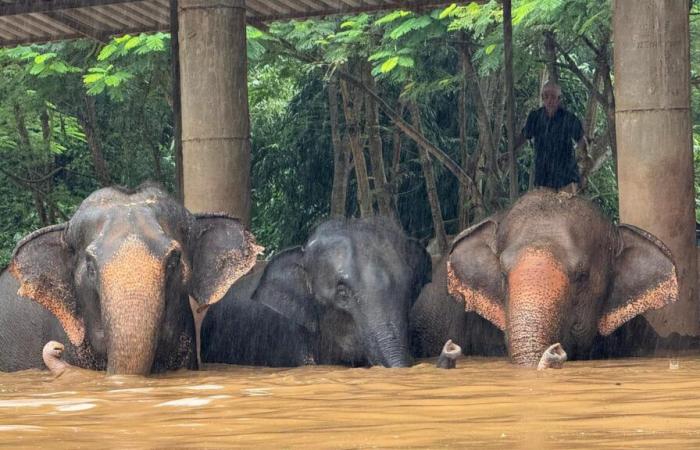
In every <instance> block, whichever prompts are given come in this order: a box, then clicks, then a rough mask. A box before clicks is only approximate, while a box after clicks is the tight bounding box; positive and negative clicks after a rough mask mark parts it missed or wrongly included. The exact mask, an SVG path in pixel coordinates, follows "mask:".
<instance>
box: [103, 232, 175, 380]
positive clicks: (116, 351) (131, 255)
mask: <svg viewBox="0 0 700 450" xmlns="http://www.w3.org/2000/svg"><path fill="white" fill-rule="evenodd" d="M164 278H165V277H164V270H163V265H162V261H161V260H160V259H159V258H156V257H154V256H153V255H152V253H151V252H150V251H149V250H148V249H147V248H146V246H145V245H144V244H143V243H141V242H140V241H138V240H129V241H127V242H126V243H125V244H124V245H123V246H122V247H121V248H120V249H119V251H118V252H117V254H116V255H115V256H114V257H113V258H112V259H111V260H110V261H109V262H108V263H107V264H105V266H104V269H103V274H102V279H101V291H102V316H103V323H104V325H105V335H106V338H107V373H109V374H125V375H147V374H148V373H150V371H151V367H152V365H153V360H154V358H155V353H156V346H157V342H158V330H159V328H160V327H159V325H160V323H161V321H162V319H163V315H164V310H165V292H164V289H165V287H164Z"/></svg>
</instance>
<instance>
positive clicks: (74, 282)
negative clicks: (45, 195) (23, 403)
mask: <svg viewBox="0 0 700 450" xmlns="http://www.w3.org/2000/svg"><path fill="white" fill-rule="evenodd" d="M261 250H262V248H261V247H259V246H257V245H256V244H255V242H254V239H253V236H252V235H251V234H250V233H249V232H248V231H247V230H245V228H244V227H243V225H242V224H241V223H240V222H239V221H238V220H237V219H233V218H231V217H229V216H227V215H225V214H216V213H212V214H192V213H190V212H189V211H188V210H187V209H185V208H184V207H183V206H182V205H180V204H179V203H178V202H176V201H175V200H174V199H172V198H171V197H170V196H168V194H167V193H165V192H164V191H163V190H162V189H161V188H160V187H159V186H157V185H155V184H153V183H145V184H143V185H142V186H140V187H138V188H136V189H134V190H130V189H126V188H120V187H108V188H103V189H100V190H97V191H95V192H93V193H92V194H91V195H89V196H88V197H87V198H86V199H85V200H83V202H82V203H81V204H80V206H79V207H78V209H77V211H76V212H75V214H73V216H72V217H71V218H70V220H69V221H68V222H66V223H63V224H60V225H54V226H49V227H46V228H42V229H40V230H38V231H35V232H33V233H31V234H30V235H28V236H27V237H25V238H24V239H22V240H21V241H20V242H19V244H18V245H17V247H16V248H15V251H14V254H13V256H12V259H11V261H10V264H9V266H8V268H7V269H6V270H4V271H3V272H2V275H1V276H0V322H1V323H0V325H1V326H0V348H2V353H0V370H2V371H14V370H22V369H28V368H41V367H43V362H42V360H41V354H42V346H43V345H44V343H46V342H47V341H52V340H53V341H58V342H63V343H65V353H64V356H65V359H66V362H67V363H69V364H72V365H74V366H77V367H81V368H85V369H95V370H106V371H107V373H108V374H135V375H147V374H149V373H152V372H162V371H165V370H173V369H178V368H188V369H195V368H196V367H197V358H196V351H195V348H196V347H195V343H196V339H197V336H196V334H195V324H194V319H193V315H192V311H191V309H190V302H193V303H196V304H211V303H214V302H216V301H218V300H220V299H221V298H222V297H223V295H224V294H225V293H226V291H227V290H228V288H229V287H230V286H231V285H232V284H233V282H234V281H236V280H237V279H238V278H239V277H240V276H242V275H243V274H245V273H246V272H247V271H248V270H249V269H250V268H251V267H252V266H253V265H254V264H255V260H256V259H257V254H258V253H260V252H261Z"/></svg>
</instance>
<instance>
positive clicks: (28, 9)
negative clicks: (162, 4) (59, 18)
mask: <svg viewBox="0 0 700 450" xmlns="http://www.w3.org/2000/svg"><path fill="white" fill-rule="evenodd" d="M133 1H134V0H52V1H50V2H46V1H37V0H18V1H16V2H14V3H1V2H0V16H16V15H18V14H29V13H44V12H52V11H61V10H65V9H76V8H85V7H90V6H100V5H113V4H116V3H131V2H133Z"/></svg>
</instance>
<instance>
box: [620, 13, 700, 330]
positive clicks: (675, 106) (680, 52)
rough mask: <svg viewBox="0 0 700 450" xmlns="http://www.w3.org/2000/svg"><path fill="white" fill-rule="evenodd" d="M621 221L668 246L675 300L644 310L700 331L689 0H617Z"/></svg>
mask: <svg viewBox="0 0 700 450" xmlns="http://www.w3.org/2000/svg"><path fill="white" fill-rule="evenodd" d="M613 8H614V19H613V32H614V39H615V104H616V111H615V120H616V125H617V152H618V183H619V190H620V221H621V222H625V223H630V224H633V225H637V226H639V227H642V228H644V229H646V230H648V231H651V232H652V233H654V234H655V235H656V236H658V237H659V238H660V239H661V240H662V241H663V242H664V243H665V244H666V245H667V246H668V247H669V248H670V249H671V252H673V257H674V259H675V261H676V264H677V266H678V278H679V281H680V290H681V295H680V298H679V301H678V302H677V303H676V304H674V305H669V306H668V307H666V308H663V309H662V310H659V311H654V312H652V313H648V314H647V315H646V317H647V319H649V321H650V322H651V324H652V325H653V326H654V328H655V329H656V331H657V332H659V333H661V334H663V335H667V334H668V333H670V332H673V331H675V332H678V333H681V334H698V317H699V315H698V302H697V292H696V291H697V287H696V278H697V274H696V264H697V261H696V250H695V213H694V209H695V193H694V186H693V150H692V127H691V125H692V122H691V118H690V83H689V78H690V54H689V24H688V8H689V5H688V0H615V2H614V6H613Z"/></svg>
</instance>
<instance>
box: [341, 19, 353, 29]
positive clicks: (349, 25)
mask: <svg viewBox="0 0 700 450" xmlns="http://www.w3.org/2000/svg"><path fill="white" fill-rule="evenodd" d="M355 25H357V22H355V21H352V20H347V21H345V22H343V23H341V24H340V29H341V30H344V29H346V28H354V27H355Z"/></svg>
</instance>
